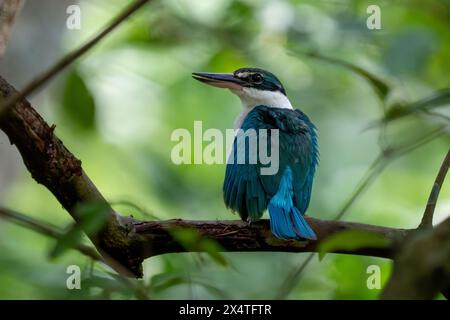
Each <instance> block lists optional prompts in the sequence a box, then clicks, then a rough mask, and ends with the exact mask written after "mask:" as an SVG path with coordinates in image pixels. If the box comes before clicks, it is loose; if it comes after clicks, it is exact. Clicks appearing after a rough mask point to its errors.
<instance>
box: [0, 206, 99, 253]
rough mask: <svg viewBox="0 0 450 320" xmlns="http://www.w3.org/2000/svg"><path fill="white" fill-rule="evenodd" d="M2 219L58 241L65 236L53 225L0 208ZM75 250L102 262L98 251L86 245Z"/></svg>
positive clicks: (76, 247) (78, 246) (77, 246)
mask: <svg viewBox="0 0 450 320" xmlns="http://www.w3.org/2000/svg"><path fill="white" fill-rule="evenodd" d="M0 218H4V219H6V220H8V221H11V222H12V223H14V224H17V225H20V226H22V227H25V228H27V229H29V230H33V231H36V232H37V233H40V234H43V235H45V236H48V237H51V238H55V239H58V238H60V237H61V236H62V235H63V234H64V233H63V232H62V231H61V230H60V229H59V228H58V227H56V226H52V225H51V224H48V223H45V222H42V221H39V220H37V219H35V218H32V217H29V216H27V215H24V214H22V213H19V212H16V211H14V210H11V209H6V208H0ZM73 248H74V249H75V250H78V251H79V252H81V253H82V254H84V255H85V256H88V257H89V258H91V259H93V260H96V261H101V260H102V259H101V257H100V255H99V254H98V253H97V251H96V250H95V249H94V248H92V247H89V246H86V245H84V244H78V245H76V246H75V247H73Z"/></svg>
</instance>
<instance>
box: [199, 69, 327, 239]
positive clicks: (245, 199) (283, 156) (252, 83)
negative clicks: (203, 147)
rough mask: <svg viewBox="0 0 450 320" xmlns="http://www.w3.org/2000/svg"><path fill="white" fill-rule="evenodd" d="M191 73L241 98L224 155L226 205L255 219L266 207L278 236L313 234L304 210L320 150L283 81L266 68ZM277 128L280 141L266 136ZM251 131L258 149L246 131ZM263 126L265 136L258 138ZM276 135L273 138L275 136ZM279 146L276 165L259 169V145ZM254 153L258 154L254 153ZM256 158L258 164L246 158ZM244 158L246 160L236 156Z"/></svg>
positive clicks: (310, 236)
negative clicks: (231, 141)
mask: <svg viewBox="0 0 450 320" xmlns="http://www.w3.org/2000/svg"><path fill="white" fill-rule="evenodd" d="M193 75H194V78H195V79H197V80H199V81H202V82H205V83H208V84H210V85H213V86H217V87H221V88H228V89H230V90H231V91H232V92H233V93H235V94H236V95H237V96H239V98H240V99H241V101H242V103H243V105H244V111H243V113H242V114H241V117H239V118H238V127H239V128H240V129H242V130H239V131H238V133H237V135H236V137H235V140H234V144H233V150H232V153H231V154H230V157H229V159H228V163H227V167H226V173H225V181H224V184H223V194H224V200H225V204H226V206H227V207H228V208H230V209H232V210H233V211H236V212H238V213H239V215H240V216H241V218H242V219H243V220H244V221H256V220H258V219H260V218H261V216H262V215H263V213H264V211H265V210H266V209H267V210H268V211H269V215H270V225H271V230H272V232H273V234H274V235H275V236H277V237H278V238H280V239H299V238H308V239H316V235H315V233H314V231H313V230H312V229H311V228H310V226H309V225H308V223H307V222H306V220H305V219H304V217H303V215H304V214H305V212H306V210H307V209H308V205H309V201H310V198H311V189H312V184H313V179H314V174H315V171H316V166H317V163H318V158H319V152H318V144H317V134H316V127H315V126H314V124H313V123H312V122H311V121H310V120H309V118H308V117H307V116H306V115H305V114H304V113H303V112H301V111H300V110H296V109H293V108H292V106H291V104H290V102H289V100H288V99H287V97H286V92H285V90H284V88H283V86H282V84H281V82H280V81H279V80H278V79H277V78H276V77H275V75H273V74H272V73H270V72H267V71H264V70H261V69H256V68H242V69H238V70H236V71H235V72H234V73H232V74H217V73H194V74H193ZM274 129H275V130H277V131H278V142H277V143H275V144H274V143H273V140H272V139H270V134H271V132H272V131H271V130H274ZM249 130H253V132H254V133H255V134H256V139H254V140H253V142H254V143H255V142H256V143H264V144H266V145H263V146H261V145H258V146H257V148H251V147H250V146H249V143H250V142H249V141H250V139H249V138H243V137H244V136H245V133H246V132H248V131H249ZM260 130H263V131H265V132H267V134H268V138H267V139H261V140H260V139H259V135H260V134H261V132H262V131H260ZM275 140H276V139H275ZM274 147H276V148H278V154H279V157H278V159H277V160H278V170H277V171H276V172H275V173H274V174H262V171H261V169H262V168H263V167H264V166H267V165H263V164H262V163H263V161H260V160H261V159H260V154H259V152H258V150H259V149H260V148H264V150H268V151H269V154H270V151H271V148H274ZM255 153H256V154H255ZM252 158H253V159H254V158H256V160H257V161H256V163H255V162H252V161H249V160H250V159H252ZM242 159H245V161H243V162H242V161H239V160H242Z"/></svg>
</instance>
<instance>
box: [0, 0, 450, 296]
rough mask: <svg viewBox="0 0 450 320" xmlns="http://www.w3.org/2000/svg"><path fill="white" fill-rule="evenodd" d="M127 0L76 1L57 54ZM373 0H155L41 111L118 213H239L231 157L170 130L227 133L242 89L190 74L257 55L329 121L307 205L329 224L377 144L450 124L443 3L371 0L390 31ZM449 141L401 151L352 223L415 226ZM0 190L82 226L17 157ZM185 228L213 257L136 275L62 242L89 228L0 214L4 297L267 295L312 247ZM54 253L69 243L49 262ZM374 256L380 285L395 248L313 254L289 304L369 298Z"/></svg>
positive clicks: (185, 236)
mask: <svg viewBox="0 0 450 320" xmlns="http://www.w3.org/2000/svg"><path fill="white" fill-rule="evenodd" d="M128 2H129V1H122V0H114V1H111V0H110V1H106V0H101V1H95V2H94V1H81V2H80V5H81V9H82V19H83V20H82V29H81V30H80V31H70V30H66V31H65V36H64V38H63V41H62V43H61V48H60V51H61V55H63V54H64V53H66V52H69V51H70V50H71V49H72V48H75V47H76V46H77V45H78V44H80V43H82V42H83V41H84V40H86V39H87V38H89V37H90V35H92V34H93V33H94V32H96V30H98V29H99V28H100V27H101V26H103V25H104V24H105V23H106V21H108V20H109V19H110V18H111V17H112V16H113V15H114V13H116V12H118V11H119V10H120V8H122V7H123V6H124V5H125V4H126V3H128ZM372 2H373V1H364V0H339V1H325V0H323V1H312V0H304V1H300V0H291V1H287V0H285V1H281V0H277V1H276V0H267V1H257V0H216V1H203V0H195V1H194V0H168V1H153V2H152V3H151V4H150V5H148V6H147V7H145V8H144V9H142V10H141V11H139V12H138V13H137V14H136V15H134V16H133V17H132V18H130V19H129V20H128V21H127V22H126V23H125V24H124V25H122V26H121V27H120V28H119V29H117V30H116V31H115V32H114V33H113V34H111V35H110V36H109V37H108V38H106V39H105V41H104V42H102V43H101V44H100V45H98V46H97V47H95V48H94V49H93V50H92V51H91V52H90V53H89V54H88V55H86V56H84V57H83V58H82V59H80V60H79V61H77V63H76V64H74V65H73V66H71V67H70V70H69V71H68V72H66V73H65V74H64V75H63V77H60V78H57V79H55V86H53V87H52V90H46V91H45V92H43V93H42V94H43V95H44V96H45V98H46V99H45V100H44V101H45V104H46V106H45V107H46V108H45V109H42V110H43V111H44V117H45V118H46V120H48V122H51V123H55V124H56V125H57V127H56V134H57V135H58V136H59V137H60V138H61V139H62V141H64V143H65V145H66V146H67V147H68V148H69V150H71V151H72V152H73V153H74V154H75V155H77V156H78V157H79V158H81V160H82V161H83V168H84V169H85V171H86V172H87V173H88V174H89V176H90V177H91V178H92V180H93V181H94V182H95V184H96V185H97V186H98V188H99V189H100V190H101V191H102V193H103V194H104V195H105V197H106V198H107V199H108V200H109V201H111V202H117V203H121V202H123V201H126V202H128V203H131V204H135V205H137V208H133V207H132V206H121V207H120V210H121V212H122V213H123V214H133V215H134V216H135V217H136V218H141V219H148V217H146V216H145V215H144V214H143V213H142V210H140V209H139V208H145V211H148V212H150V213H151V215H154V216H157V217H158V218H160V219H168V218H189V219H236V218H237V216H233V215H231V213H230V212H228V211H227V210H226V209H225V207H224V205H223V202H222V194H221V188H222V180H223V176H224V169H225V166H224V165H180V166H176V165H174V164H173V163H172V162H171V160H170V153H171V149H172V147H173V146H174V142H172V141H170V135H171V133H172V131H173V130H174V129H176V128H187V129H188V130H192V128H193V122H194V121H195V120H202V121H203V127H204V128H219V129H221V130H224V129H226V128H232V126H233V122H234V118H235V117H236V115H237V114H238V112H239V110H240V103H239V101H238V99H237V98H236V97H234V96H232V95H231V94H230V93H229V92H227V91H225V90H219V89H214V88H211V87H207V86H204V85H202V84H200V83H198V82H196V81H194V80H192V79H191V76H190V74H191V72H193V71H211V72H231V71H233V70H235V69H237V68H239V67H243V66H257V67H262V68H264V69H267V70H270V71H272V72H274V73H275V74H276V75H277V76H279V78H280V79H281V81H282V82H283V84H284V85H285V87H286V88H287V92H288V96H289V97H290V99H291V101H292V102H293V105H294V106H295V107H297V108H301V109H302V110H303V111H304V112H306V113H307V114H308V115H309V116H310V118H311V119H312V120H313V121H314V122H315V124H316V125H317V127H318V129H319V143H320V147H321V162H320V166H319V168H318V172H317V177H316V181H315V184H314V190H313V196H312V203H311V206H310V208H309V211H308V214H310V215H312V216H315V217H319V218H323V219H332V218H333V217H335V215H336V213H337V211H338V210H339V208H340V207H341V205H342V204H343V203H344V202H345V201H346V200H347V199H348V197H349V195H350V194H351V193H352V191H353V190H354V188H355V186H356V185H357V183H358V181H359V180H360V179H361V177H362V176H363V174H364V172H365V171H366V169H367V167H368V166H369V164H370V163H371V162H372V160H373V159H374V158H375V157H376V156H377V155H378V154H379V152H380V148H382V147H385V146H386V145H387V146H390V147H391V146H394V147H395V146H397V145H401V144H409V143H413V142H414V141H417V140H419V139H421V138H422V137H423V136H425V135H426V134H427V133H429V132H432V131H433V130H435V129H436V128H438V127H441V126H444V125H447V124H448V122H449V119H448V117H449V114H450V112H449V111H450V110H449V100H448V89H445V88H449V87H450V78H449V77H448V75H449V74H450V64H449V62H448V61H449V59H450V45H449V44H450V2H449V1H441V0H430V1H426V2H425V1H420V0H411V1H377V3H378V4H379V6H380V8H381V13H382V30H373V31H371V30H368V29H367V28H366V18H367V14H366V8H367V6H368V5H369V4H372ZM61 14H63V13H61ZM33 27H35V28H37V27H39V26H33ZM55 27H60V28H62V27H63V26H55ZM31 54H32V52H30V55H31ZM318 55H323V56H324V57H329V58H330V59H331V60H330V59H323V58H321V57H320V56H318ZM348 63H350V64H348ZM343 66H344V68H342V67H343ZM374 89H375V90H374ZM440 89H443V91H439V90H440ZM436 94H440V95H436ZM424 101H428V103H426V104H424V103H423V102H424ZM430 101H432V102H430ZM437 106H439V108H435V107H437ZM416 109H420V110H421V111H424V109H426V110H428V111H431V109H432V111H433V112H439V114H438V115H437V116H436V114H434V115H430V114H428V113H427V112H416V111H417V110H416ZM380 119H382V120H381V121H378V120H380ZM392 120H395V121H392ZM376 121H378V122H376ZM374 122H376V123H377V125H376V126H371V124H373V123H374ZM367 128H370V129H367ZM449 144H450V134H449V131H448V129H447V130H444V131H443V134H442V135H441V136H439V137H438V138H436V139H434V140H433V141H432V142H430V143H428V144H426V145H425V146H423V147H421V148H420V149H417V150H415V151H413V152H411V153H409V154H407V155H406V156H404V157H402V158H399V159H396V160H395V161H393V162H392V163H391V164H390V165H389V166H388V167H387V169H386V170H385V171H384V172H383V173H382V174H381V175H380V176H379V177H378V178H377V179H376V181H375V183H374V184H373V185H371V186H370V188H369V189H368V190H366V192H365V193H364V194H363V195H361V196H360V197H358V199H357V201H356V203H355V204H354V205H353V206H352V207H351V208H350V209H349V210H348V212H347V213H346V215H345V216H344V219H345V220H352V221H357V222H365V223H372V224H379V225H386V226H392V227H403V228H409V227H415V226H416V225H417V224H418V223H419V221H420V217H421V213H422V211H423V209H424V207H425V203H426V200H427V197H428V194H429V192H430V190H431V186H432V184H433V180H434V177H435V174H436V172H437V170H438V168H439V165H440V163H441V161H442V158H443V156H444V154H445V152H446V151H447V149H448V146H449ZM449 194H450V189H449V184H448V183H447V184H446V186H444V189H443V190H442V191H441V197H440V200H439V204H438V208H437V212H436V221H440V220H442V219H443V218H444V217H445V216H446V215H448V212H449V210H450V196H449ZM2 202H3V203H4V204H5V205H7V206H9V207H11V208H13V209H15V210H17V211H20V212H24V213H27V214H29V215H32V216H33V217H36V218H39V219H42V220H45V221H51V222H52V223H53V224H57V225H61V226H65V225H69V224H71V222H72V221H71V220H70V217H69V215H68V214H67V213H65V212H64V210H63V209H62V208H61V206H60V205H59V204H58V203H57V202H56V200H55V199H54V198H53V197H52V196H51V194H50V193H49V192H48V191H47V190H45V188H43V187H42V186H40V185H37V184H36V183H35V182H34V181H33V180H32V179H31V178H30V176H29V174H28V173H27V172H26V171H25V169H24V168H23V167H22V170H21V172H20V174H19V175H18V176H17V177H16V179H15V181H14V183H13V184H12V185H10V186H9V188H8V192H7V193H6V194H4V195H2ZM177 236H178V237H180V239H182V240H183V241H184V244H185V245H186V246H188V247H189V246H206V247H207V251H208V253H209V255H208V254H198V253H191V254H170V255H163V256H158V257H154V258H151V259H148V260H147V261H145V263H144V272H145V278H144V279H143V280H140V281H138V280H129V279H123V278H119V277H117V276H115V275H114V274H113V273H112V272H111V271H110V270H108V269H107V268H106V267H104V266H102V265H100V264H97V263H95V264H93V263H92V262H91V261H89V259H88V258H86V257H84V256H82V255H80V254H79V253H78V252H76V251H70V250H69V251H67V250H64V249H66V248H68V247H69V246H70V245H72V244H74V243H76V242H78V241H79V240H80V239H79V233H78V232H76V230H75V231H69V233H68V234H67V235H66V236H65V237H64V238H63V239H60V240H59V241H58V242H55V240H53V239H47V238H44V237H42V236H40V235H37V234H35V233H33V232H31V231H28V230H25V229H23V228H21V227H18V226H15V225H11V224H8V223H7V222H4V221H0V250H1V252H2V254H1V255H0V298H22V299H23V298H26V299H28V298H44V299H48V298H64V299H75V298H83V299H94V298H102V299H119V298H135V299H147V298H156V299H158V298H160V299H166V298H172V299H179V298H189V299H190V298H193V299H196V298H206V299H216V298H224V297H225V298H235V299H239V298H248V299H270V298H273V297H275V296H276V295H277V292H278V290H280V286H281V284H282V283H283V281H284V280H285V278H286V277H287V276H288V274H290V273H291V272H292V270H295V269H296V268H298V266H299V265H300V264H301V262H302V261H303V259H304V258H305V255H303V254H290V253H224V254H219V253H217V251H216V248H215V244H211V243H204V242H203V241H202V240H200V239H198V237H197V236H196V235H193V234H192V233H189V232H187V233H182V234H178V235H177ZM193 239H194V240H195V241H193ZM81 240H82V241H83V242H86V243H88V241H87V240H86V238H85V237H84V238H83V239H81ZM366 240H367V239H366ZM372 240H373V239H372ZM55 243H56V244H55ZM55 245H56V247H55ZM196 248H197V247H196ZM203 249H204V248H203ZM52 250H53V253H55V251H56V253H64V254H62V255H61V256H59V254H56V255H58V258H57V259H50V260H49V259H48V253H49V252H51V251H52ZM211 257H212V258H211ZM72 264H76V265H79V266H80V267H81V268H82V278H83V279H82V282H81V283H82V289H81V290H68V289H66V286H65V284H66V278H67V276H68V275H67V274H66V268H67V266H68V265H72ZM369 265H378V266H380V268H381V275H382V282H383V283H384V282H385V281H386V279H387V278H388V276H389V273H390V263H389V261H387V260H383V259H377V258H370V257H357V256H347V255H333V254H327V255H326V257H325V258H324V259H323V260H322V261H319V260H318V259H317V258H314V259H313V262H312V263H311V265H310V266H309V267H307V268H306V270H305V272H304V274H303V276H302V278H301V281H299V283H298V284H296V285H295V286H294V290H293V291H292V292H291V293H290V295H289V296H288V298H291V299H307V298H313V299H374V298H376V297H377V295H378V293H379V290H369V289H368V288H367V286H366V279H367V277H368V276H369V275H368V274H367V272H366V270H367V267H368V266H369Z"/></svg>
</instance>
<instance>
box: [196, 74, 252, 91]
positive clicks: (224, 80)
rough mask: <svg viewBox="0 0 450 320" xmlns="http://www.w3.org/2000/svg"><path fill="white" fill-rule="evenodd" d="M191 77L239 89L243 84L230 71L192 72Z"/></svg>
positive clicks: (222, 86)
mask: <svg viewBox="0 0 450 320" xmlns="http://www.w3.org/2000/svg"><path fill="white" fill-rule="evenodd" d="M192 77H193V78H194V79H195V80H198V81H201V82H204V83H207V84H209V85H212V86H215V87H219V88H227V89H241V88H242V87H243V85H244V84H245V81H242V80H241V79H239V78H237V77H235V76H234V74H232V73H208V72H193V73H192Z"/></svg>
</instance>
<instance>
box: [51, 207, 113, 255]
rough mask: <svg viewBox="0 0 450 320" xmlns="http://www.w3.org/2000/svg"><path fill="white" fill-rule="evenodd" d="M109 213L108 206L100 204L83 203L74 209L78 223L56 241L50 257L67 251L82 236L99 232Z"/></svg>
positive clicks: (78, 241) (77, 242)
mask: <svg viewBox="0 0 450 320" xmlns="http://www.w3.org/2000/svg"><path fill="white" fill-rule="evenodd" d="M108 212H109V206H108V204H106V203H101V202H89V203H83V204H81V205H79V206H78V208H77V209H76V213H77V216H78V217H79V222H78V223H76V224H73V225H72V226H71V227H70V228H69V230H68V231H67V232H66V233H64V234H63V235H61V236H60V237H59V238H58V240H57V241H56V244H55V247H54V248H53V249H52V251H51V252H50V257H52V258H56V257H58V256H60V255H61V254H62V253H64V252H65V251H66V250H67V249H69V248H73V247H74V246H76V245H77V244H79V243H80V241H81V239H82V237H83V234H84V233H85V234H92V233H95V232H97V231H98V230H100V228H101V227H102V226H103V225H104V223H105V221H106V219H107V217H108Z"/></svg>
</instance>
